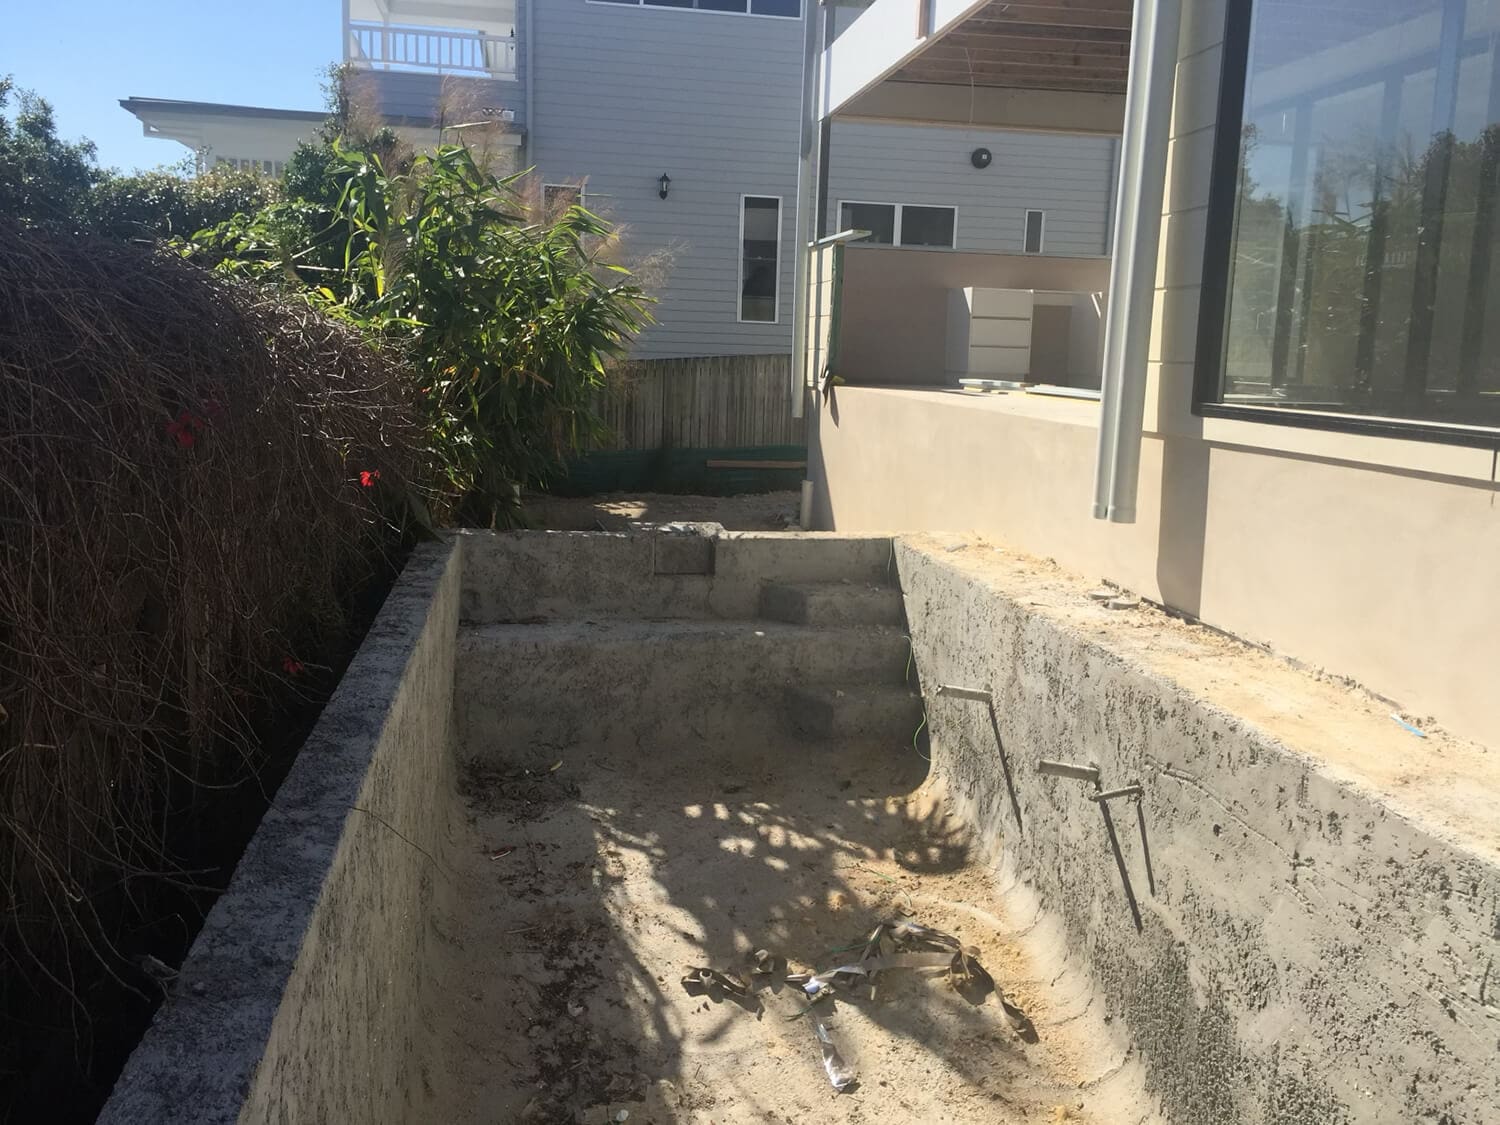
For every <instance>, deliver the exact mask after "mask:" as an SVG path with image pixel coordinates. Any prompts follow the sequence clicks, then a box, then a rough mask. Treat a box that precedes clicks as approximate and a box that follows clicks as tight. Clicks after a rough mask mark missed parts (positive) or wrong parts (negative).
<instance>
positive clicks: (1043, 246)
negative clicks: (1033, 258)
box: [1021, 207, 1047, 254]
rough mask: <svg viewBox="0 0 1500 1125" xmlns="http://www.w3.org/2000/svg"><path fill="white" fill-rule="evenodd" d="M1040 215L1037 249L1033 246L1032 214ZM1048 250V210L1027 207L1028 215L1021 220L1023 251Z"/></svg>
mask: <svg viewBox="0 0 1500 1125" xmlns="http://www.w3.org/2000/svg"><path fill="white" fill-rule="evenodd" d="M1033 215H1038V216H1040V218H1039V219H1038V220H1037V227H1036V249H1035V250H1033V249H1032V248H1031V216H1033ZM1046 252H1047V212H1046V211H1045V210H1043V209H1042V208H1040V207H1028V208H1026V217H1025V218H1024V219H1023V220H1022V221H1021V253H1023V254H1045V253H1046Z"/></svg>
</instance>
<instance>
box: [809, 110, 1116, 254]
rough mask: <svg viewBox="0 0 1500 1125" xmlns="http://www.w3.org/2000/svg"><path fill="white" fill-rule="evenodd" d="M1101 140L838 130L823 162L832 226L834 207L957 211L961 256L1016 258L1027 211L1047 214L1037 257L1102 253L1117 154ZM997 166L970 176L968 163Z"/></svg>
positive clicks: (870, 127)
mask: <svg viewBox="0 0 1500 1125" xmlns="http://www.w3.org/2000/svg"><path fill="white" fill-rule="evenodd" d="M1117 144H1118V142H1117V141H1115V140H1114V139H1112V138H1108V137H1085V136H1063V135H1059V134H1047V133H1020V132H1006V131H1000V130H993V129H952V128H942V127H936V126H919V125H883V124H875V123H870V122H860V121H839V122H835V124H834V126H833V135H832V139H831V150H830V155H829V162H828V174H829V192H828V203H829V209H830V212H832V213H831V214H830V217H829V222H830V224H835V225H836V224H837V222H838V216H837V211H836V208H837V207H838V204H839V201H840V200H845V199H857V200H867V201H870V202H877V203H919V204H928V205H933V206H942V207H956V208H957V209H958V218H957V227H956V241H957V246H958V249H960V250H980V251H996V252H1001V253H1012V254H1016V253H1020V252H1021V251H1022V250H1023V246H1022V235H1023V232H1024V227H1025V221H1026V212H1027V211H1028V210H1041V211H1045V212H1047V225H1046V242H1045V246H1044V252H1045V253H1047V254H1058V255H1063V256H1066V257H1089V256H1095V255H1106V254H1108V253H1109V247H1108V244H1107V238H1108V230H1109V222H1110V219H1109V212H1110V210H1111V205H1112V203H1111V201H1112V199H1113V194H1114V182H1113V181H1114V162H1115V149H1116V146H1117ZM976 148H987V149H989V150H990V151H991V153H993V155H994V159H993V162H992V163H991V164H990V166H989V167H988V168H982V169H981V168H975V167H974V166H973V164H972V163H970V160H969V155H970V153H972V152H973V151H974V150H975V149H976Z"/></svg>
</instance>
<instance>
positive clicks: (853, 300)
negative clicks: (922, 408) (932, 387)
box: [838, 243, 1109, 385]
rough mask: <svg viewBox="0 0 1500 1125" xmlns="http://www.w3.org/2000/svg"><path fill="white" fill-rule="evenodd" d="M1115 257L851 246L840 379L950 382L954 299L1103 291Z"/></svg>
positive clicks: (843, 307)
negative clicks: (956, 292) (1011, 292)
mask: <svg viewBox="0 0 1500 1125" xmlns="http://www.w3.org/2000/svg"><path fill="white" fill-rule="evenodd" d="M1108 282H1109V259H1108V258H1062V257H1053V256H1047V255H1025V254H974V253H964V252H963V251H954V250H914V249H903V248H900V247H893V246H861V245H859V244H858V243H850V244H849V245H848V246H846V247H845V248H844V262H843V278H842V290H843V297H842V305H841V308H840V311H839V318H838V319H839V329H838V373H839V374H840V375H843V376H845V377H846V378H847V379H849V380H850V381H857V382H859V383H861V384H867V383H879V384H887V385H897V384H906V385H910V384H917V383H932V384H942V383H945V382H947V379H946V376H945V375H944V372H943V369H944V366H945V352H946V349H947V332H948V293H949V291H950V290H953V289H962V288H965V287H968V286H974V287H978V288H993V289H1052V290H1061V291H1064V292H1075V293H1096V292H1100V291H1102V290H1104V289H1105V288H1107V286H1108Z"/></svg>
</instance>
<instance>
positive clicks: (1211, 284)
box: [1193, 0, 1500, 451]
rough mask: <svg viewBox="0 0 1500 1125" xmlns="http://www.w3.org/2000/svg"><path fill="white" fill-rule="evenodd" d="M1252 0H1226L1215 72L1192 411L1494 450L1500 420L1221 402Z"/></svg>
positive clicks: (1498, 440)
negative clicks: (1469, 422) (1466, 421)
mask: <svg viewBox="0 0 1500 1125" xmlns="http://www.w3.org/2000/svg"><path fill="white" fill-rule="evenodd" d="M1254 3H1255V0H1226V4H1225V8H1226V12H1225V26H1224V45H1223V64H1222V67H1221V69H1220V75H1219V97H1218V113H1217V118H1216V121H1217V125H1216V128H1215V132H1214V151H1213V165H1212V172H1211V174H1210V187H1209V194H1208V214H1207V232H1206V235H1205V238H1204V251H1203V286H1202V290H1201V294H1200V297H1199V303H1198V342H1197V348H1196V350H1195V354H1194V371H1193V413H1194V414H1196V415H1198V416H1199V417H1202V418H1233V419H1237V420H1239V421H1242V422H1263V423H1268V424H1271V425H1277V426H1294V427H1298V428H1301V429H1310V430H1332V431H1336V432H1341V433H1355V434H1372V435H1375V436H1378V437H1393V438H1401V439H1404V440H1407V441H1427V442H1440V443H1443V444H1446V445H1459V446H1470V447H1476V448H1480V449H1492V450H1496V451H1500V427H1485V426H1465V425H1460V424H1454V423H1445V422H1429V421H1421V420H1417V419H1412V420H1407V419H1403V418H1392V417H1385V416H1363V415H1357V414H1338V413H1331V412H1324V411H1311V410H1296V409H1293V408H1290V407H1266V406H1249V405H1240V404H1237V403H1226V402H1224V401H1222V382H1223V371H1224V362H1225V332H1226V329H1227V322H1228V313H1229V278H1230V266H1231V258H1232V255H1233V252H1234V239H1235V220H1236V205H1237V202H1238V197H1239V162H1240V140H1241V134H1242V133H1243V131H1244V124H1245V95H1246V93H1247V92H1248V91H1247V85H1248V77H1249V65H1250V38H1251V9H1252V7H1253V6H1254Z"/></svg>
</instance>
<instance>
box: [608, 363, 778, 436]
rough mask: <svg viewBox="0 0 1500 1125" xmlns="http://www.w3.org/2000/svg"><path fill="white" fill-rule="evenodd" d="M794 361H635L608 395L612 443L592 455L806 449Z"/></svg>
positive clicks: (621, 374)
mask: <svg viewBox="0 0 1500 1125" xmlns="http://www.w3.org/2000/svg"><path fill="white" fill-rule="evenodd" d="M791 364H792V357H791V356H790V355H729V356H699V357H693V358H689V359H652V360H637V361H635V362H633V363H631V364H630V365H629V366H628V367H627V368H626V369H625V370H624V371H622V372H621V373H620V376H619V378H618V381H617V384H616V386H615V387H614V388H612V389H611V390H610V391H608V392H606V394H605V396H604V401H603V402H602V403H601V407H600V413H601V416H602V417H603V418H604V420H605V421H606V422H607V423H608V425H609V427H610V430H611V431H613V435H614V440H613V441H609V442H605V443H601V444H598V445H595V446H593V449H594V450H599V451H603V450H649V449H744V448H750V447H755V446H769V445H803V444H805V443H806V441H807V429H806V426H805V424H804V422H803V420H802V419H800V418H793V417H792V405H791V380H792V371H791Z"/></svg>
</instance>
